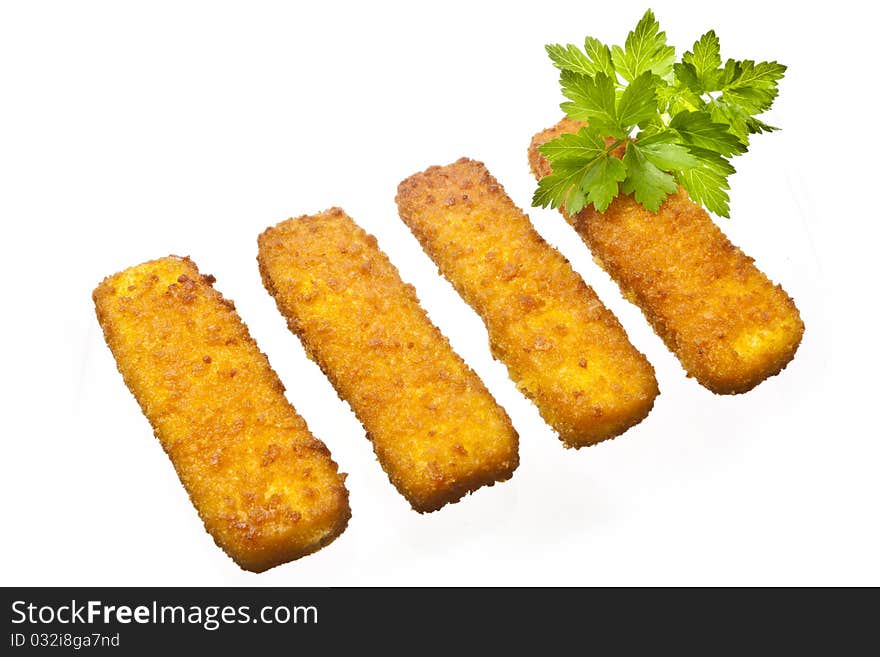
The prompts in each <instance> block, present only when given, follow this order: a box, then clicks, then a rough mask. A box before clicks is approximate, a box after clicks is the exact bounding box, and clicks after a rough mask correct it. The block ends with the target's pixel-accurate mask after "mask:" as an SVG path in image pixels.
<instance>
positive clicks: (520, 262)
mask: <svg viewBox="0 0 880 657" xmlns="http://www.w3.org/2000/svg"><path fill="white" fill-rule="evenodd" d="M396 200H397V205H398V210H399V213H400V217H401V219H403V221H404V222H405V223H406V224H407V226H409V228H410V229H411V230H412V232H413V234H414V235H415V236H416V238H417V239H418V240H419V242H421V244H422V247H423V248H424V250H425V252H426V253H427V254H428V255H429V256H430V257H431V259H433V260H434V262H435V263H436V264H437V266H438V267H439V269H440V271H441V273H442V274H443V275H444V276H446V278H448V279H449V280H450V282H451V283H452V284H453V286H455V288H456V289H457V290H458V292H459V294H460V295H461V296H462V297H463V298H464V300H465V301H466V302H467V303H468V304H470V305H471V306H472V307H473V308H474V310H475V311H476V312H477V313H478V314H479V315H480V317H482V319H483V321H484V322H485V324H486V328H487V330H488V332H489V344H490V347H491V350H492V354H493V355H494V356H495V358H497V359H498V360H500V361H502V362H503V363H504V364H505V365H506V366H507V369H508V372H509V373H510V377H511V379H513V381H514V382H515V383H516V384H517V387H518V388H519V389H520V390H521V391H522V392H523V393H524V394H525V395H526V396H528V397H529V398H530V399H532V401H534V403H535V405H536V406H537V407H538V410H539V411H540V413H541V415H542V416H543V418H544V419H545V420H546V421H547V423H548V424H550V425H551V426H552V427H553V428H554V429H555V430H556V431H557V432H558V434H559V437H560V438H561V439H562V441H563V442H564V444H565V445H566V446H568V447H582V446H585V445H592V444H595V443H597V442H599V441H601V440H605V439H607V438H613V437H614V436H617V435H619V434H621V433H623V432H624V431H625V430H626V429H628V428H629V427H631V426H633V425H635V424H637V423H638V422H640V421H641V420H642V419H644V418H645V417H646V416H647V415H648V412H649V411H650V410H651V407H652V406H653V403H654V398H655V397H656V396H657V394H658V392H659V391H658V388H657V380H656V379H655V377H654V369H653V367H651V364H650V363H649V362H648V361H647V359H646V358H645V357H644V356H643V355H642V354H641V353H640V352H639V351H638V350H637V349H636V348H635V347H633V345H632V344H631V343H630V341H629V339H628V338H627V335H626V332H625V331H624V330H623V327H622V326H621V325H620V322H618V321H617V318H616V317H615V316H614V315H613V314H612V313H611V312H610V311H609V310H608V309H607V308H606V307H605V306H604V305H603V304H602V302H601V301H600V300H599V299H598V297H597V296H596V293H595V292H594V291H593V290H592V289H591V288H590V287H588V286H587V285H586V283H584V281H583V279H581V277H580V276H578V274H577V273H576V272H575V271H574V270H573V269H572V267H571V265H570V264H569V263H568V261H567V260H566V259H565V258H564V257H563V256H562V254H561V253H559V252H558V251H557V250H556V249H554V248H553V247H552V246H550V245H549V244H547V243H546V242H545V241H544V240H543V239H542V238H541V236H540V235H539V234H538V233H537V232H536V231H535V229H534V227H533V226H532V224H531V222H530V221H529V218H528V217H527V216H526V215H525V214H524V213H523V212H522V211H521V210H519V208H517V207H516V206H515V205H514V203H513V201H512V200H511V199H510V197H508V196H507V194H506V193H505V191H504V189H503V187H502V186H501V185H500V184H499V183H498V181H497V180H495V178H494V177H492V175H491V174H490V173H489V171H488V170H487V169H486V167H485V166H484V165H483V164H482V163H481V162H476V161H473V160H469V159H467V158H462V159H460V160H458V161H457V162H455V163H453V164H450V165H448V166H444V167H437V166H433V167H430V168H429V169H427V170H426V171H424V172H422V173H418V174H415V175H413V176H411V177H409V178H407V179H406V180H404V181H403V182H401V183H400V185H399V187H398V190H397V199H396Z"/></svg>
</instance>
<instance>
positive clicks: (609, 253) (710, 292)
mask: <svg viewBox="0 0 880 657" xmlns="http://www.w3.org/2000/svg"><path fill="white" fill-rule="evenodd" d="M583 125H585V124H584V123H579V122H576V121H572V120H570V119H563V120H562V121H560V122H559V123H558V124H556V125H555V126H553V127H552V128H550V129H548V130H544V131H543V132H540V133H538V134H537V135H535V137H534V138H533V139H532V143H531V145H530V147H529V163H530V165H531V168H532V172H533V173H534V174H535V176H536V177H537V178H541V177H543V176H545V175H547V174H549V173H550V164H549V162H548V161H547V160H546V158H544V157H543V156H542V155H541V153H540V152H539V151H538V147H539V146H540V145H541V144H543V143H544V142H546V141H549V140H550V139H553V138H555V137H557V136H559V135H560V134H562V133H566V132H576V131H577V130H578V129H579V128H580V127H581V126H583ZM563 216H566V215H565V212H563ZM566 219H567V220H568V221H569V223H571V225H572V226H573V227H574V229H575V230H576V231H577V232H578V234H579V235H580V236H581V238H582V239H583V240H584V242H585V243H586V244H587V246H588V247H589V248H590V250H591V251H592V253H593V258H594V259H595V260H596V262H597V263H598V264H599V265H600V266H601V267H602V268H603V269H605V271H607V272H608V274H609V275H610V276H611V278H613V279H614V280H615V281H616V282H617V284H618V285H619V286H620V289H621V291H622V292H623V294H624V296H625V297H626V298H627V299H629V300H630V301H632V302H633V303H634V304H636V305H637V306H638V307H639V308H641V309H642V312H643V313H644V314H645V317H647V319H648V321H649V322H650V323H651V326H653V327H654V331H655V332H656V333H657V335H659V336H660V337H661V338H662V339H663V341H664V342H665V343H666V346H667V347H668V348H669V349H670V350H671V351H672V352H673V353H674V354H675V355H676V356H678V359H679V360H680V361H681V364H682V365H683V366H684V369H685V370H686V371H687V373H688V376H692V377H694V378H695V379H696V380H697V381H699V382H700V384H702V385H703V386H705V387H706V388H708V389H709V390H711V391H712V392H715V393H718V394H733V393H742V392H746V391H748V390H751V389H752V388H754V387H755V386H756V385H758V384H759V383H761V381H763V380H764V379H766V378H768V377H770V376H773V375H775V374H778V373H779V372H780V371H782V369H783V368H784V367H785V366H786V365H787V364H788V363H789V361H791V359H792V358H793V357H794V354H795V352H796V351H797V348H798V345H800V342H801V337H802V335H803V332H804V324H803V322H802V321H801V317H800V314H799V313H798V309H797V308H796V307H795V305H794V301H792V299H791V297H789V296H788V294H786V292H785V290H783V289H782V287H781V286H779V285H774V284H773V282H772V281H771V280H770V279H769V278H767V276H765V275H764V273H763V272H761V271H760V270H759V269H758V268H757V267H756V266H755V265H754V260H753V259H752V258H750V257H749V256H747V255H746V254H744V253H743V252H742V251H740V250H739V249H738V248H737V247H735V246H734V245H733V244H731V242H730V240H729V239H727V237H726V236H725V235H724V233H722V232H721V229H720V228H718V226H717V225H715V223H714V222H713V221H712V219H711V218H710V217H709V215H708V214H707V213H706V211H705V210H703V208H701V207H700V206H699V205H697V204H696V203H694V202H693V201H691V200H690V198H689V197H688V195H687V192H685V191H684V189H682V188H679V190H678V192H677V193H675V194H672V195H671V196H669V197H668V198H667V199H666V201H665V202H664V203H663V205H662V206H661V207H660V209H659V210H658V211H657V212H656V213H652V212H650V211H649V210H646V209H645V208H644V207H642V206H641V205H640V204H639V203H637V202H636V201H635V200H634V199H633V198H632V196H629V195H627V196H619V197H618V198H616V199H614V200H613V201H612V202H611V205H610V206H609V207H608V209H607V210H606V211H605V212H604V213H600V212H597V211H596V210H595V208H593V206H588V207H587V208H585V209H584V210H582V211H581V212H579V213H578V214H576V215H575V216H573V217H568V216H566Z"/></svg>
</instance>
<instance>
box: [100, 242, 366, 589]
mask: <svg viewBox="0 0 880 657" xmlns="http://www.w3.org/2000/svg"><path fill="white" fill-rule="evenodd" d="M213 281H214V278H213V277H212V276H201V275H200V274H199V270H198V269H197V268H196V265H195V263H193V262H192V261H191V260H190V259H189V258H177V257H174V256H169V257H167V258H161V259H159V260H153V261H151V262H146V263H144V264H142V265H138V266H136V267H131V268H130V269H126V270H125V271H123V272H120V273H118V274H114V275H113V276H109V277H107V278H105V279H104V281H103V282H102V283H101V284H100V285H99V286H98V287H97V288H96V289H95V292H94V294H93V298H94V300H95V307H96V309H97V313H98V321H99V322H100V323H101V327H102V328H103V329H104V337H105V338H106V340H107V344H108V345H109V346H110V350H111V351H112V352H113V355H114V356H115V357H116V363H117V365H118V367H119V371H120V372H121V373H122V376H123V378H124V379H125V383H126V385H128V387H129V389H130V390H131V392H132V393H133V394H134V396H135V399H137V401H138V403H139V404H140V406H141V408H142V409H143V412H144V415H146V416H147V419H148V420H149V421H150V424H152V425H153V429H154V431H155V433H156V437H157V438H158V439H159V442H160V443H161V444H162V447H163V448H164V449H165V451H166V452H167V454H168V456H169V457H170V458H171V462H172V463H173V464H174V468H175V470H177V474H178V476H179V477H180V480H181V482H183V485H184V487H185V488H186V490H187V492H188V493H189V496H190V499H191V500H192V502H193V504H194V505H195V507H196V510H197V511H198V512H199V515H200V516H201V518H202V521H203V522H204V523H205V529H207V530H208V532H209V533H210V534H211V536H212V537H213V538H214V541H215V542H216V543H217V545H219V546H220V547H221V548H222V549H223V550H225V551H226V553H227V554H228V555H229V556H230V557H232V558H233V559H234V560H235V562H236V563H237V564H238V565H239V566H241V567H242V568H244V569H246V570H252V571H254V572H260V571H263V570H266V569H267V568H271V567H273V566H277V565H278V564H281V563H284V562H286V561H290V560H292V559H297V558H299V557H301V556H303V555H306V554H309V553H310V552H314V551H315V550H318V549H319V548H321V547H322V546H324V545H327V544H328V543H330V542H331V541H332V540H333V539H334V538H336V537H337V536H338V535H339V534H340V533H341V532H342V530H343V529H345V526H346V524H347V523H348V519H349V517H350V515H351V512H350V511H349V507H348V492H347V491H346V489H345V486H344V480H345V475H342V474H339V473H338V472H337V468H336V464H335V463H334V462H333V461H332V460H331V458H330V452H329V451H328V450H327V448H326V447H325V446H324V443H322V442H321V441H320V440H318V439H316V438H315V437H314V436H312V434H311V433H310V432H309V430H308V428H307V427H306V423H305V422H304V421H303V419H302V418H301V417H300V416H299V415H297V413H296V411H295V410H294V409H293V407H291V405H290V404H289V403H288V402H287V399H285V397H284V387H283V386H282V385H281V382H280V381H279V380H278V377H277V375H276V374H275V372H274V371H273V370H272V368H271V367H270V366H269V361H268V360H267V359H266V356H265V355H263V354H262V353H261V352H260V350H259V348H258V347H257V344H256V343H255V342H254V340H253V339H252V338H251V336H250V334H249V333H248V330H247V327H246V326H245V325H244V324H243V323H242V321H241V319H239V317H238V314H237V313H236V311H235V307H234V306H233V304H232V302H231V301H227V300H226V299H224V298H223V297H222V296H221V295H220V293H218V292H217V291H216V290H214V288H213V287H212V285H211V284H212V283H213Z"/></svg>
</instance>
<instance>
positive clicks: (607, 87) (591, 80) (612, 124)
mask: <svg viewBox="0 0 880 657" xmlns="http://www.w3.org/2000/svg"><path fill="white" fill-rule="evenodd" d="M560 82H561V84H562V93H563V95H564V96H565V97H566V98H568V99H569V101H570V102H567V103H562V105H561V106H560V107H562V109H563V111H564V112H565V113H566V114H568V116H570V117H571V118H573V119H577V120H579V121H589V122H590V125H591V126H593V127H594V128H596V129H598V130H601V131H603V132H605V133H606V134H608V135H611V136H614V137H618V138H622V137H625V136H626V134H625V132H624V130H623V128H622V127H621V126H620V124H619V123H618V122H617V109H616V107H615V105H616V100H615V90H614V82H613V81H612V80H611V78H610V77H608V76H607V75H605V74H604V73H597V74H596V75H595V76H587V75H582V74H580V73H573V72H571V71H562V74H561V76H560Z"/></svg>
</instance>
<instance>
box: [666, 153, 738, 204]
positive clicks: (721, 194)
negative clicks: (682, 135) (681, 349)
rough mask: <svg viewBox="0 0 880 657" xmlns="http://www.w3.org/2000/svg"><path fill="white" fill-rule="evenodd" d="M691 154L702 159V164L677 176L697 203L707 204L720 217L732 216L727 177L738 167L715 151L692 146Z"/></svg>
mask: <svg viewBox="0 0 880 657" xmlns="http://www.w3.org/2000/svg"><path fill="white" fill-rule="evenodd" d="M691 154H692V155H694V156H696V157H697V158H699V159H700V166H697V167H693V168H691V169H686V170H684V171H681V172H679V174H678V176H677V178H678V181H679V182H680V183H681V186H682V187H684V188H685V190H687V193H688V194H689V195H690V197H691V199H692V200H693V201H694V202H695V203H700V204H701V205H704V206H706V209H707V210H709V212H714V213H715V214H717V215H718V216H720V217H729V216H730V206H729V205H728V203H729V201H730V197H729V196H728V195H727V192H726V191H725V190H728V189H730V184H729V183H728V182H727V177H728V176H729V175H730V174H732V173H735V172H736V169H734V168H733V166H732V165H731V164H730V162H728V161H727V160H726V159H725V158H724V157H722V156H721V155H719V154H718V153H715V152H714V151H710V150H705V149H702V148H697V147H692V148H691Z"/></svg>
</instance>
